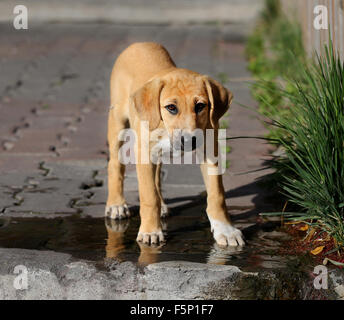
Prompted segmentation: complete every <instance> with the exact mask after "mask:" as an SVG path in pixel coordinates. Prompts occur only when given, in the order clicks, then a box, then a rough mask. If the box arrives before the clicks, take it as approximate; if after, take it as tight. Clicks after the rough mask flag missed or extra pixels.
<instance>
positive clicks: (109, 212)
mask: <svg viewBox="0 0 344 320" xmlns="http://www.w3.org/2000/svg"><path fill="white" fill-rule="evenodd" d="M105 216H106V217H109V218H111V219H119V220H120V219H126V218H129V217H130V211H129V208H128V205H127V204H122V205H119V206H116V205H112V206H107V207H106V208H105Z"/></svg>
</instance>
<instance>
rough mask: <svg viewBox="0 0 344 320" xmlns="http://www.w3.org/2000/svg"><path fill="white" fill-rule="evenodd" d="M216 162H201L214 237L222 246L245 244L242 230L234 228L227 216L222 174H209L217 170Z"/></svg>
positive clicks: (208, 212) (208, 213)
mask: <svg viewBox="0 0 344 320" xmlns="http://www.w3.org/2000/svg"><path fill="white" fill-rule="evenodd" d="M216 166H217V165H216V164H211V163H204V164H201V170H202V175H203V180H204V184H205V186H206V189H207V215H208V218H209V221H210V226H211V231H212V232H213V235H214V239H215V240H216V242H217V243H218V244H219V245H222V246H227V245H228V246H237V245H240V246H242V245H244V244H245V242H244V240H243V235H242V233H241V231H240V230H239V229H237V228H234V227H233V226H232V225H231V223H230V220H229V218H228V216H227V210H226V202H225V193H224V188H223V184H222V176H221V175H209V172H211V171H209V170H214V169H215V170H217V168H216Z"/></svg>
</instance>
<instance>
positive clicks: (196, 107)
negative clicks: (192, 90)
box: [195, 102, 206, 113]
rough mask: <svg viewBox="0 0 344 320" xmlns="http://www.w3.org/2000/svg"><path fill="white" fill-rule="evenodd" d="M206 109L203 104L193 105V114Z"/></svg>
mask: <svg viewBox="0 0 344 320" xmlns="http://www.w3.org/2000/svg"><path fill="white" fill-rule="evenodd" d="M205 107H206V105H205V103H201V102H199V103H196V105H195V112H196V113H200V112H201V111H202V110H203V109H204V108H205Z"/></svg>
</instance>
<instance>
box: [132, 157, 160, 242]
mask: <svg viewBox="0 0 344 320" xmlns="http://www.w3.org/2000/svg"><path fill="white" fill-rule="evenodd" d="M136 171H137V179H138V182H139V194H140V217H141V226H140V230H139V234H138V236H137V241H140V242H143V243H146V244H158V243H161V242H164V235H163V233H162V227H161V222H160V211H161V201H160V197H159V193H158V191H157V189H156V185H155V174H156V165H154V164H152V163H150V164H137V165H136Z"/></svg>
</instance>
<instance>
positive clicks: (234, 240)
mask: <svg viewBox="0 0 344 320" xmlns="http://www.w3.org/2000/svg"><path fill="white" fill-rule="evenodd" d="M209 221H210V225H211V231H212V232H213V236H214V239H215V240H216V242H217V244H218V245H220V246H238V245H239V246H244V245H245V242H244V236H243V234H242V233H241V231H240V230H239V229H237V228H234V227H233V226H231V225H230V224H229V223H224V222H221V221H219V220H215V219H210V218H209Z"/></svg>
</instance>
